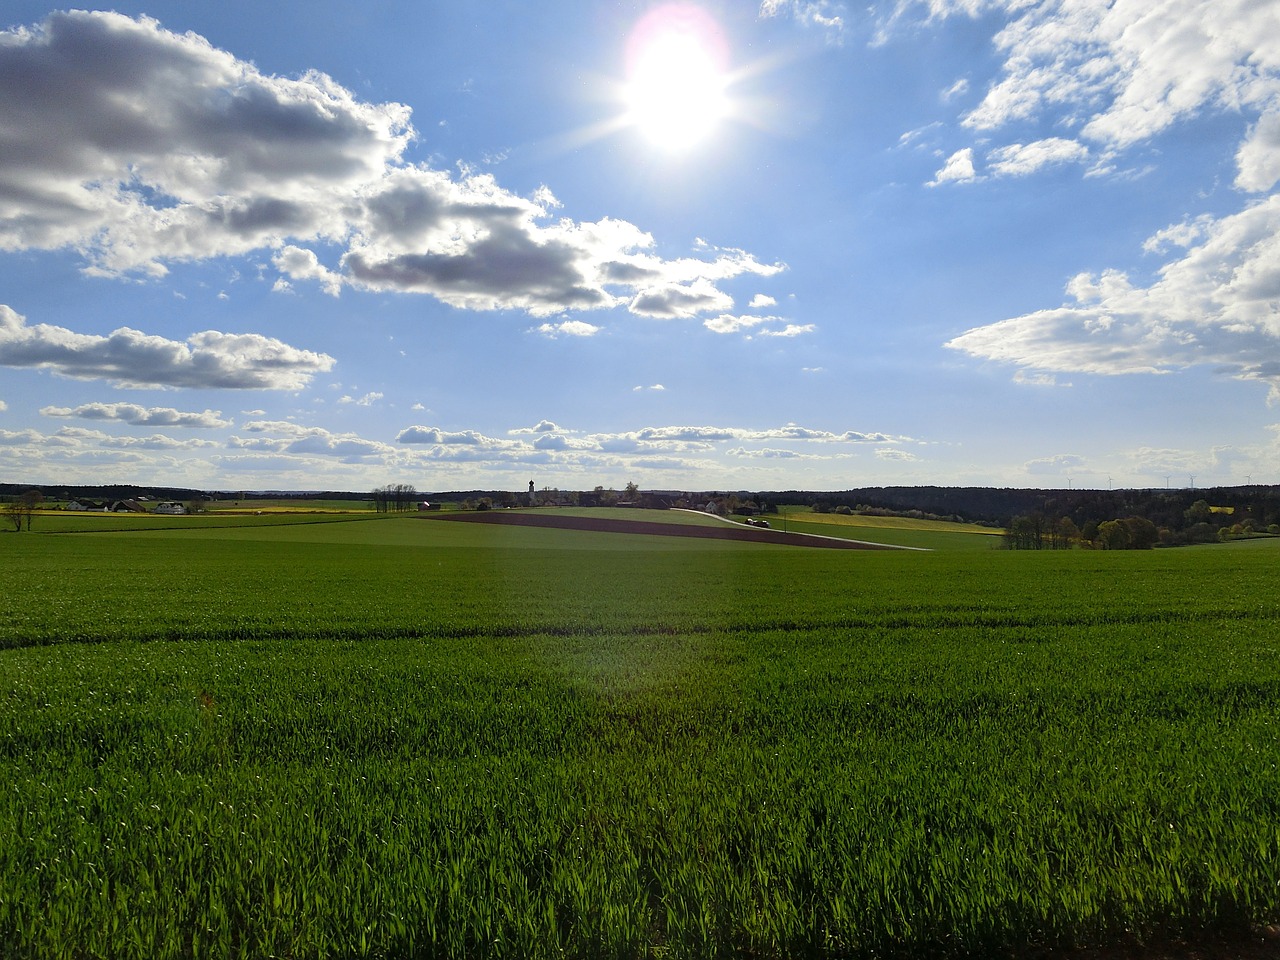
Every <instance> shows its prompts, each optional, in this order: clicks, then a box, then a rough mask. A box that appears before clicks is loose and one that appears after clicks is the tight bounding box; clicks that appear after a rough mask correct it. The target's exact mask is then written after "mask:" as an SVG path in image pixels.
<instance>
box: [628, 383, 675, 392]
mask: <svg viewBox="0 0 1280 960" xmlns="http://www.w3.org/2000/svg"><path fill="white" fill-rule="evenodd" d="M666 389H667V388H666V387H664V386H663V385H662V384H660V383H655V384H653V385H651V386H648V387H646V386H644V385H640V386H635V387H632V388H631V392H632V393H642V392H644V391H645V390H651V391H657V392H658V393H661V392H662V391H664V390H666Z"/></svg>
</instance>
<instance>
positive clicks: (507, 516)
mask: <svg viewBox="0 0 1280 960" xmlns="http://www.w3.org/2000/svg"><path fill="white" fill-rule="evenodd" d="M422 519H424V520H463V521H469V522H472V523H506V524H511V525H514V526H522V527H554V528H557V529H560V530H588V531H591V532H594V533H639V534H647V535H649V536H657V537H697V538H701V539H704V540H747V541H751V542H753V543H779V544H783V545H784V546H792V547H825V548H827V549H830V550H897V549H899V548H898V547H895V546H891V545H889V544H885V543H866V542H864V541H861V540H844V539H841V538H839V537H821V536H815V535H813V534H809V533H785V532H784V531H782V530H768V529H762V528H760V527H748V526H744V525H741V524H725V525H724V526H715V527H699V526H692V525H689V524H675V523H661V522H658V521H652V520H610V519H607V518H605V517H566V516H557V515H556V514H549V513H525V512H524V511H521V510H484V511H480V512H477V513H436V514H430V513H428V514H424V515H422Z"/></svg>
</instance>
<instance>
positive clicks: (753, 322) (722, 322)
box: [702, 313, 782, 333]
mask: <svg viewBox="0 0 1280 960" xmlns="http://www.w3.org/2000/svg"><path fill="white" fill-rule="evenodd" d="M781 319H782V318H781V317H757V316H752V315H750V314H746V315H743V316H734V315H733V314H729V313H722V314H720V316H718V317H708V318H707V319H706V320H703V321H702V325H703V326H704V327H706V328H707V329H708V330H710V331H711V332H712V333H741V332H742V331H743V330H750V329H751V328H752V327H757V326H759V325H760V324H762V323H771V322H777V321H780V320H781Z"/></svg>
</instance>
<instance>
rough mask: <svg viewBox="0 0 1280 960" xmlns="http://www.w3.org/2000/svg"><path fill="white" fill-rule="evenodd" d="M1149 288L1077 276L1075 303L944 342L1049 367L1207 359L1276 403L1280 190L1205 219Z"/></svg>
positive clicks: (1095, 369)
mask: <svg viewBox="0 0 1280 960" xmlns="http://www.w3.org/2000/svg"><path fill="white" fill-rule="evenodd" d="M1199 230H1200V232H1201V239H1200V242H1199V243H1198V244H1196V245H1195V246H1193V247H1191V248H1190V249H1189V250H1187V251H1186V254H1185V256H1183V257H1182V259H1179V260H1174V261H1171V262H1170V263H1168V264H1166V265H1165V266H1164V267H1163V268H1162V269H1161V270H1160V272H1159V278H1158V279H1157V280H1156V281H1155V282H1154V283H1152V284H1151V285H1150V286H1141V285H1135V284H1133V283H1132V282H1131V280H1130V278H1129V277H1128V276H1127V275H1126V274H1124V273H1122V272H1120V271H1114V270H1112V271H1105V272H1103V273H1102V274H1100V275H1096V276H1095V275H1088V274H1082V275H1080V276H1078V277H1076V278H1075V279H1073V280H1072V281H1071V283H1069V284H1068V287H1067V291H1068V294H1069V295H1070V296H1071V297H1072V298H1073V300H1074V301H1075V302H1074V303H1069V304H1064V305H1063V306H1061V307H1057V308H1053V309H1047V310H1039V311H1036V312H1034V313H1029V314H1025V315H1023V316H1020V317H1013V318H1011V319H1008V320H1002V321H1000V322H998V323H993V324H989V325H987V326H982V327H976V328H974V329H972V330H969V331H966V332H965V333H963V334H961V335H960V336H958V337H956V338H955V339H953V340H951V341H950V342H948V344H947V346H949V347H952V348H953V349H956V350H961V351H963V352H965V353H969V354H971V355H973V356H977V357H984V358H987V359H992V360H1001V361H1007V362H1011V363H1017V364H1019V365H1021V366H1023V367H1028V368H1031V369H1034V370H1045V371H1078V372H1082V373H1096V374H1124V373H1167V372H1169V371H1172V370H1178V369H1183V368H1186V367H1190V366H1193V365H1197V364H1208V365H1211V366H1213V367H1215V368H1217V369H1218V370H1220V371H1222V372H1225V373H1228V374H1230V375H1231V376H1234V377H1237V378H1239V379H1243V380H1257V381H1261V382H1263V383H1266V384H1268V386H1269V387H1270V397H1271V399H1272V400H1277V399H1280V309H1278V304H1280V196H1273V197H1269V198H1268V199H1266V200H1264V201H1260V202H1257V203H1254V204H1253V205H1252V206H1250V207H1248V208H1246V209H1245V210H1244V211H1243V212H1241V213H1238V214H1234V215H1232V216H1229V217H1223V218H1221V219H1218V220H1209V221H1203V222H1202V223H1201V224H1200V226H1199Z"/></svg>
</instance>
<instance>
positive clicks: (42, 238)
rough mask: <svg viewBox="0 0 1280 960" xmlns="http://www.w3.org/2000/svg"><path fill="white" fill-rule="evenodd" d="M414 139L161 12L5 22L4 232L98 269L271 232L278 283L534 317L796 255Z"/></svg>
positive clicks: (344, 98)
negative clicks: (165, 22)
mask: <svg viewBox="0 0 1280 960" xmlns="http://www.w3.org/2000/svg"><path fill="white" fill-rule="evenodd" d="M802 6H812V7H814V8H815V12H814V13H813V14H812V16H813V17H815V18H818V19H814V21H813V22H822V21H821V19H820V18H821V16H822V14H821V13H820V11H817V8H818V7H820V6H821V4H808V5H802ZM806 15H808V14H806ZM88 51H91V52H92V54H91V55H89V54H88ZM68 90H73V91H76V95H75V96H68V95H67V93H66V91H68ZM415 136H416V133H415V131H414V129H413V127H412V125H411V122H410V111H409V109H408V108H407V107H405V106H403V105H401V104H396V103H383V104H372V103H365V102H362V101H360V100H359V99H357V98H356V97H355V96H354V95H353V94H352V93H351V92H350V91H348V90H346V89H344V88H343V87H341V86H340V85H339V84H337V83H335V82H334V81H333V80H332V79H331V78H329V77H327V76H325V75H323V74H320V73H316V72H310V73H306V74H304V75H302V76H300V77H297V78H292V79H291V78H281V77H275V76H270V75H267V74H263V73H262V72H261V71H259V70H258V69H257V68H256V67H255V66H253V64H251V63H248V62H245V61H242V60H239V59H237V58H236V57H235V56H234V55H232V54H231V53H228V52H226V51H223V50H219V49H217V48H215V47H213V46H212V45H211V44H210V43H209V42H208V41H206V40H205V39H203V38H202V37H199V36H197V35H195V34H190V33H188V34H182V35H179V34H175V33H172V32H170V31H167V30H165V29H164V28H163V27H161V25H160V24H159V23H158V22H156V21H155V20H151V19H148V18H145V17H144V18H138V19H131V18H129V17H125V16H122V15H119V14H115V13H100V12H84V11H76V12H70V13H55V14H51V15H50V16H49V17H48V18H47V19H46V20H45V21H44V22H43V23H41V24H39V25H37V26H34V27H30V28H27V27H20V28H14V29H10V30H8V31H5V32H3V33H0V143H2V144H3V145H4V163H3V166H2V167H0V249H4V250H26V249H46V250H48V249H61V248H72V249H75V250H77V251H79V252H80V253H81V255H82V256H83V257H84V259H85V262H86V269H87V270H88V271H89V272H91V273H96V274H102V275H121V274H143V275H152V276H158V275H162V274H164V273H165V272H166V271H167V269H168V266H167V265H168V264H170V263H174V262H181V261H191V260H200V259H204V258H209V257H216V256H227V255H240V254H245V253H248V252H250V251H254V250H265V249H270V250H273V251H274V252H273V254H272V257H271V262H272V266H273V267H274V268H275V270H276V271H277V272H278V276H279V279H278V281H277V283H276V289H277V290H289V289H292V287H293V285H294V284H297V283H304V282H313V283H317V284H319V285H320V287H321V289H322V290H324V291H325V292H326V293H329V294H333V295H337V294H338V293H339V292H340V290H341V289H342V287H343V286H346V285H354V286H358V287H361V288H364V289H367V290H376V291H387V292H400V293H421V294H427V295H430V296H433V297H435V298H437V299H439V300H441V301H442V302H444V303H447V304H450V305H452V306H455V307H458V308H460V309H466V310H500V309H501V310H510V309H515V310H523V311H526V312H528V313H530V314H532V315H534V316H550V315H554V314H556V313H561V312H564V311H566V310H591V309H601V308H610V307H615V306H623V305H629V307H630V309H631V310H632V311H633V312H635V313H639V314H643V315H646V316H654V317H691V316H695V315H697V314H698V313H700V312H710V311H720V310H724V309H727V308H728V307H729V306H731V304H732V301H731V299H730V298H729V297H728V296H727V294H725V293H724V292H723V291H721V290H720V289H719V287H718V286H717V284H719V283H720V282H722V281H724V280H727V279H730V278H732V277H736V276H740V275H743V274H755V275H761V276H767V275H770V274H771V273H776V272H777V271H779V270H781V269H783V266H782V265H781V264H772V265H769V264H763V263H761V262H759V261H757V260H756V259H755V258H754V257H752V256H750V255H749V254H746V253H744V252H742V251H732V250H731V251H714V252H713V256H712V257H711V258H710V259H692V258H688V259H677V260H664V259H662V258H660V257H657V256H655V255H654V254H653V253H652V248H653V246H654V241H653V238H652V237H651V236H649V235H648V234H647V233H645V232H644V231H643V230H641V229H639V228H638V227H636V226H634V225H632V224H630V223H626V222H624V221H619V220H613V219H609V218H604V219H602V220H599V221H597V222H575V221H573V220H570V219H567V218H558V219H557V218H555V217H554V216H553V211H554V210H555V209H556V208H557V207H558V206H559V202H558V201H557V200H556V198H555V196H554V194H552V193H551V191H550V190H549V189H547V188H546V187H545V186H541V187H539V188H538V189H537V190H536V191H535V192H534V193H533V195H532V197H529V198H525V197H521V196H518V195H516V194H513V193H511V192H510V191H508V190H505V189H503V188H502V187H501V186H499V184H498V183H497V181H496V180H495V179H494V178H493V177H492V176H491V175H489V174H476V173H474V172H472V171H468V170H463V171H461V172H460V173H459V174H458V175H457V176H456V177H455V176H453V175H451V174H448V173H445V172H441V171H438V170H433V169H431V168H430V167H428V166H425V165H422V164H413V163H409V162H407V161H406V159H405V156H404V154H405V151H406V149H407V147H408V145H409V143H410V142H411V141H412V140H413V139H414V138H415ZM317 249H323V250H324V251H325V252H326V253H328V254H331V255H332V258H333V259H332V262H324V261H323V260H322V258H321V256H320V254H319V253H318V252H317ZM560 332H563V333H567V334H572V335H582V334H583V333H584V332H585V327H582V326H579V327H576V328H572V327H571V328H568V329H565V330H562V331H560Z"/></svg>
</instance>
